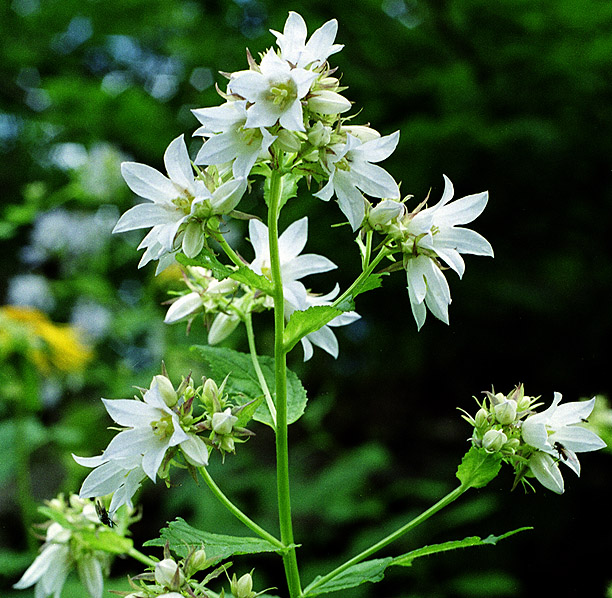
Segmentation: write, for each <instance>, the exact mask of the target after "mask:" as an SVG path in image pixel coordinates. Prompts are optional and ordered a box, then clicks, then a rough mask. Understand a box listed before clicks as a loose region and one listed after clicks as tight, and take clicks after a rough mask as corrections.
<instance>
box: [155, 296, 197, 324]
mask: <svg viewBox="0 0 612 598" xmlns="http://www.w3.org/2000/svg"><path fill="white" fill-rule="evenodd" d="M200 307H202V297H200V294H199V293H196V292H195V291H194V292H192V293H188V294H187V295H184V296H183V297H181V298H180V299H177V300H176V301H175V302H174V303H173V304H172V305H171V306H170V308H169V309H168V312H167V313H166V317H165V318H164V322H165V323H166V324H173V323H174V322H178V321H179V320H182V319H183V318H186V317H187V316H189V315H191V314H192V313H194V312H195V311H197V310H198V309H200Z"/></svg>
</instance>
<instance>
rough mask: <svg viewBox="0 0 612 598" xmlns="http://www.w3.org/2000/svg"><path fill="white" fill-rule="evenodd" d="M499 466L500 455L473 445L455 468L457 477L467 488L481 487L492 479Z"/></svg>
mask: <svg viewBox="0 0 612 598" xmlns="http://www.w3.org/2000/svg"><path fill="white" fill-rule="evenodd" d="M500 468H501V455H500V454H499V453H488V452H487V451H485V450H484V449H483V448H478V447H475V446H473V447H472V448H471V449H470V450H469V451H468V452H467V453H466V454H465V455H464V456H463V459H462V460H461V465H459V467H458V468H457V474H456V475H457V478H459V480H460V481H461V484H462V485H463V486H466V487H468V488H482V487H483V486H486V485H487V484H488V483H489V482H490V481H491V480H492V479H494V478H495V477H496V476H497V474H498V473H499V470H500Z"/></svg>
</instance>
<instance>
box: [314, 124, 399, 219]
mask: <svg viewBox="0 0 612 598" xmlns="http://www.w3.org/2000/svg"><path fill="white" fill-rule="evenodd" d="M346 137H347V139H346V143H345V145H344V146H342V145H335V146H332V147H331V148H329V153H328V154H327V156H326V159H325V164H324V166H325V168H326V169H327V171H328V172H329V180H328V182H327V184H326V185H325V186H324V187H323V188H322V189H321V190H320V191H319V192H318V193H315V194H314V195H315V197H318V198H319V199H322V200H324V201H329V200H330V199H331V198H332V196H333V195H334V194H335V195H336V197H337V199H338V204H339V205H340V209H341V210H342V212H343V213H344V215H345V216H346V217H347V218H348V221H349V223H350V225H351V226H352V228H353V230H354V231H355V230H357V229H358V228H359V226H361V223H362V221H363V218H364V216H365V209H366V208H365V206H366V199H365V197H364V196H363V194H362V192H363V193H366V194H367V195H370V196H372V197H379V198H388V199H399V197H400V191H399V187H398V186H397V183H396V182H395V180H394V179H393V177H392V176H391V175H390V174H389V173H388V172H387V171H386V170H384V169H383V168H381V167H380V166H377V165H376V164H375V162H381V161H382V160H385V159H386V158H388V157H389V156H390V155H391V154H392V153H393V152H394V151H395V148H396V147H397V143H398V141H399V131H396V132H395V133H392V134H391V135H385V136H384V137H378V138H375V139H371V140H369V141H366V142H365V143H364V142H362V141H361V140H360V139H358V138H357V137H353V135H350V134H347V136H346Z"/></svg>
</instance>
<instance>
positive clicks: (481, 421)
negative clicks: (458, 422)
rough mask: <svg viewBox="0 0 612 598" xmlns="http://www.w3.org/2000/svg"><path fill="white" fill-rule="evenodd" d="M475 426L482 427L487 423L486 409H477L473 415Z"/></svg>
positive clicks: (487, 413) (487, 414)
mask: <svg viewBox="0 0 612 598" xmlns="http://www.w3.org/2000/svg"><path fill="white" fill-rule="evenodd" d="M474 421H475V422H476V427H477V428H482V427H484V426H486V425H487V424H488V423H489V412H488V411H487V410H486V409H479V410H478V411H477V412H476V416H475V417H474Z"/></svg>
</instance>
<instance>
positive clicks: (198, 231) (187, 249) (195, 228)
mask: <svg viewBox="0 0 612 598" xmlns="http://www.w3.org/2000/svg"><path fill="white" fill-rule="evenodd" d="M202 247H204V235H203V234H202V226H201V224H200V223H199V222H195V221H192V222H189V223H188V224H187V226H186V228H185V234H184V235H183V244H182V249H183V253H184V254H185V255H186V256H187V257H189V258H191V257H195V256H196V255H198V253H200V251H202Z"/></svg>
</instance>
